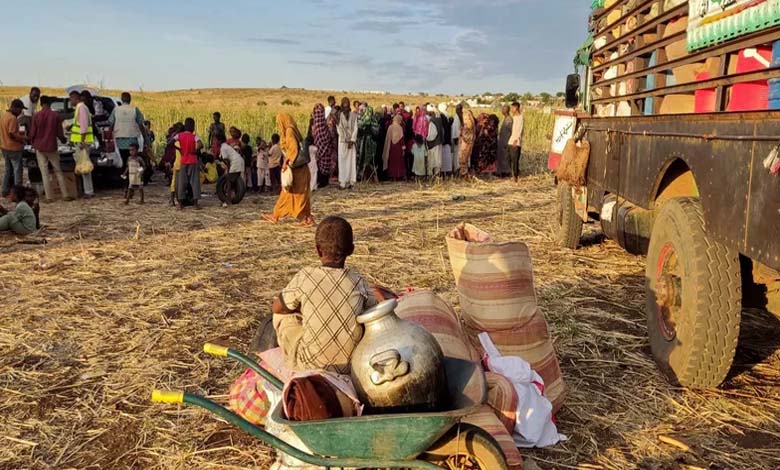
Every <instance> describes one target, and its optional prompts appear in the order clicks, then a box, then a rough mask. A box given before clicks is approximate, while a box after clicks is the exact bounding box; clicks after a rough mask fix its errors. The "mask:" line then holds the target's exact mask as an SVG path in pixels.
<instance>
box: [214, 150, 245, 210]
mask: <svg viewBox="0 0 780 470" xmlns="http://www.w3.org/2000/svg"><path fill="white" fill-rule="evenodd" d="M217 139H219V141H220V142H219V144H220V145H219V157H220V158H221V159H222V161H223V162H225V165H227V171H228V173H227V180H228V190H227V191H225V193H226V195H227V198H226V199H227V200H226V201H225V202H223V203H222V207H227V206H229V205H231V204H232V201H233V195H234V194H235V191H237V190H238V181H239V180H240V179H241V178H242V175H243V174H244V157H242V156H241V155H240V154H239V153H238V152H236V150H235V149H234V148H233V147H231V146H230V145H229V144H228V143H227V142H226V141H225V137H224V136H221V135H220V136H218V137H217Z"/></svg>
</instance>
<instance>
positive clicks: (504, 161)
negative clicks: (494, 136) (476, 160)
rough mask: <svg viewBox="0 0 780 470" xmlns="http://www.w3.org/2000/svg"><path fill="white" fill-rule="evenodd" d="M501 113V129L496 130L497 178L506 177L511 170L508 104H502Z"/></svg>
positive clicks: (510, 117) (510, 118)
mask: <svg viewBox="0 0 780 470" xmlns="http://www.w3.org/2000/svg"><path fill="white" fill-rule="evenodd" d="M501 114H502V115H503V116H504V120H503V121H502V122H501V129H500V130H499V131H498V154H497V156H496V175H497V176H498V177H499V178H506V177H508V176H509V174H510V171H511V170H510V168H509V138H510V137H511V135H512V115H511V114H509V106H503V107H502V108H501Z"/></svg>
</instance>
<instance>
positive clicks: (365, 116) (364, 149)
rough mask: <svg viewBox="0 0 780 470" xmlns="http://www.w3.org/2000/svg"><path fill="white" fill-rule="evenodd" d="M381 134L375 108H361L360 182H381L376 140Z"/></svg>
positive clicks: (359, 136) (358, 156)
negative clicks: (377, 162)
mask: <svg viewBox="0 0 780 470" xmlns="http://www.w3.org/2000/svg"><path fill="white" fill-rule="evenodd" d="M378 134H379V119H378V116H377V115H376V114H375V113H374V108H372V107H371V106H368V105H365V104H364V105H362V106H361V114H360V118H359V119H358V138H357V159H358V163H357V167H358V178H359V179H360V181H368V180H369V179H370V180H372V181H373V182H374V183H378V182H379V174H378V171H377V167H376V148H377V145H376V142H377V141H376V139H377V135H378Z"/></svg>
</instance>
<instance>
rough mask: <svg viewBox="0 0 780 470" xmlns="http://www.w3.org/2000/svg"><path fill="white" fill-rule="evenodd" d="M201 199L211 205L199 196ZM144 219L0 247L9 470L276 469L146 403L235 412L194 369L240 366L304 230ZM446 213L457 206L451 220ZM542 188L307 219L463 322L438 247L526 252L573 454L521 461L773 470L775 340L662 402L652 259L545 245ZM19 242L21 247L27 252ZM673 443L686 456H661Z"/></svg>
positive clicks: (55, 211) (295, 264) (758, 330)
mask: <svg viewBox="0 0 780 470" xmlns="http://www.w3.org/2000/svg"><path fill="white" fill-rule="evenodd" d="M207 190H208V188H207ZM149 192H150V197H149V198H148V200H149V202H148V203H147V205H146V206H143V207H141V206H137V205H130V206H123V205H122V204H121V202H120V195H119V194H118V193H115V192H114V193H103V194H101V195H100V196H99V197H98V198H96V199H94V200H91V201H79V202H73V203H62V202H57V203H53V204H50V205H45V206H44V207H43V209H42V211H43V221H44V222H45V223H46V224H47V228H46V229H45V230H44V231H43V233H42V234H41V235H40V236H38V237H35V238H33V240H41V239H46V240H47V242H48V243H47V244H46V245H32V244H25V243H20V242H21V240H17V239H15V238H13V237H8V236H4V237H2V238H0V296H2V298H3V304H4V305H3V310H2V322H0V348H2V351H3V354H2V356H1V357H0V414H1V415H2V416H3V420H2V421H0V440H2V441H3V442H2V445H0V468H3V469H22V468H25V469H98V468H112V469H123V468H139V469H140V468H143V469H161V470H162V469H166V470H168V469H192V468H199V469H239V468H260V469H262V468H266V467H267V464H268V462H269V455H270V454H269V450H268V449H266V448H264V447H263V446H261V445H259V444H258V443H257V442H255V441H253V440H252V439H250V438H248V437H247V436H245V435H244V434H242V433H241V432H240V431H237V430H235V429H234V428H232V427H231V426H229V425H227V424H226V423H224V422H221V421H220V420H217V419H215V418H214V417H213V416H210V415H208V414H207V413H205V412H204V411H202V410H200V409H192V408H179V407H176V406H160V405H152V404H150V403H149V393H150V391H151V389H152V388H180V389H185V390H188V391H193V392H198V393H202V394H206V395H208V396H210V397H212V398H214V399H215V400H217V401H220V402H223V403H224V402H226V393H227V390H228V386H229V385H230V383H231V381H232V380H233V379H235V378H236V377H237V376H238V375H239V374H240V373H241V368H240V367H238V366H236V365H235V364H233V363H231V362H224V361H221V360H216V359H214V358H211V357H209V356H206V355H204V354H203V353H201V352H200V350H201V346H202V344H203V343H204V342H206V341H215V342H219V343H224V344H230V345H233V346H235V347H237V348H239V349H243V348H246V347H247V346H248V344H249V340H250V337H251V335H252V333H253V329H254V327H255V326H256V325H257V324H258V322H259V320H260V319H261V318H262V317H263V316H264V315H267V314H268V313H269V306H270V302H271V299H272V296H273V295H275V294H276V293H277V292H279V290H280V289H281V288H282V287H283V286H284V285H285V282H286V281H287V280H288V279H289V278H290V277H291V276H292V275H293V274H294V273H295V272H296V270H298V269H299V268H301V267H302V266H306V265H309V264H311V263H315V262H316V258H315V255H314V250H313V246H312V240H313V231H311V230H302V229H299V228H295V227H294V226H293V225H292V224H289V225H287V224H284V225H279V226H271V225H267V224H265V223H263V222H261V221H260V220H259V214H260V212H261V211H262V210H268V209H270V207H271V206H272V204H273V202H274V199H273V198H271V197H268V196H251V197H250V198H248V199H247V200H245V201H244V202H243V203H242V204H241V205H239V206H234V207H232V208H230V209H222V208H221V207H219V206H218V204H217V203H216V202H215V199H214V198H213V197H210V198H207V199H206V209H205V210H204V211H202V212H200V213H197V212H195V211H184V212H176V211H173V210H171V209H170V208H168V207H166V206H165V204H164V202H165V195H166V192H165V188H163V187H162V186H161V185H155V186H153V187H151V188H150V190H149ZM453 195H463V196H465V200H464V201H460V202H455V201H453V200H452V196H453ZM554 195H555V192H554V190H553V187H552V179H551V178H550V177H549V176H545V175H540V176H531V177H528V178H526V179H525V180H523V182H522V183H521V184H520V185H514V184H511V183H509V182H504V181H487V182H474V183H468V184H466V183H459V182H458V183H442V184H438V185H434V186H421V185H401V184H383V185H377V186H360V187H359V188H358V189H357V190H356V191H355V192H350V193H344V192H339V191H336V190H333V189H327V190H325V191H322V192H318V193H316V194H315V197H314V207H315V211H316V215H317V216H318V217H320V218H321V217H323V216H325V215H326V214H340V215H343V216H346V217H348V218H349V219H350V220H351V221H352V222H353V224H354V228H355V232H356V239H357V253H356V254H355V256H354V257H353V258H351V260H350V262H351V264H352V265H353V266H355V267H357V268H359V269H360V271H362V272H363V273H365V274H366V275H367V276H368V277H369V278H370V279H372V280H374V281H376V282H379V283H381V284H384V285H387V286H392V287H393V288H396V289H403V288H405V287H408V286H414V287H417V288H427V289H434V290H435V291H436V292H438V293H439V294H441V295H442V296H443V297H444V298H446V299H447V300H449V301H450V302H452V303H453V304H454V305H456V306H457V303H458V301H457V295H456V292H455V289H454V285H453V279H452V274H451V272H450V268H449V261H448V257H447V252H446V248H445V243H444V235H445V232H446V231H447V230H448V229H449V228H451V227H452V226H454V225H455V224H457V223H458V222H460V221H464V220H465V221H471V222H473V223H475V224H477V225H479V226H480V227H483V228H484V229H487V230H488V231H490V232H492V233H493V234H494V236H495V237H496V238H497V239H499V240H522V241H524V242H526V243H528V244H529V246H530V248H531V250H532V253H533V255H534V260H535V272H536V279H537V290H538V293H539V297H540V303H541V306H542V308H543V309H544V312H545V314H546V315H547V318H548V320H549V322H550V324H551V329H552V331H553V334H554V336H555V345H556V348H557V351H558V354H559V357H560V360H561V364H562V368H563V372H564V376H565V379H566V381H567V383H568V386H569V387H570V395H569V397H568V401H567V405H566V407H565V409H564V410H563V411H562V413H561V414H560V416H559V427H560V430H561V431H562V432H564V433H565V434H567V435H569V436H570V438H571V440H570V441H569V442H566V443H563V444H560V445H558V446H556V447H554V448H551V449H547V450H532V451H527V452H526V455H527V456H529V457H530V458H532V459H534V461H535V462H536V463H537V464H538V465H539V467H540V468H543V469H588V470H595V469H604V470H607V469H609V470H613V469H621V470H623V469H626V470H628V469H636V468H639V469H645V470H678V469H687V470H695V469H746V470H747V469H767V470H770V469H776V468H780V449H779V447H780V445H778V443H780V422H779V419H780V418H779V417H780V386H778V368H779V367H780V357H778V353H777V348H778V341H779V340H780V327H779V326H778V323H777V321H776V320H774V319H772V318H771V317H768V316H767V315H766V314H763V313H761V312H755V311H751V312H745V320H746V321H745V325H744V328H743V331H742V343H741V346H740V348H739V351H738V357H737V361H736V365H735V367H734V370H733V371H732V373H731V375H730V377H729V379H728V381H727V382H726V384H725V385H724V386H723V388H722V389H721V390H718V391H709V392H694V391H686V390H681V389H676V388H673V387H670V386H669V385H668V384H667V383H666V382H665V381H664V380H663V378H662V377H661V376H660V375H659V373H658V372H657V370H656V368H655V366H654V364H653V361H652V359H651V357H650V354H649V347H648V343H647V339H646V337H645V326H644V313H643V312H644V310H643V303H644V296H643V259H642V258H637V257H632V256H630V255H627V254H626V253H624V252H623V251H621V250H620V249H619V248H618V247H617V246H616V245H615V244H613V243H612V242H608V241H607V242H603V241H602V240H600V239H599V237H598V236H597V235H596V234H594V233H591V234H589V235H588V236H587V239H586V241H587V242H586V246H585V247H584V248H582V249H581V250H579V251H577V252H571V251H567V250H562V249H560V248H558V247H556V245H555V244H554V241H553V235H552V233H553V228H552V224H551V218H552V213H553V210H554V209H553V207H554ZM28 242H29V240H28ZM660 435H665V436H671V437H674V438H676V439H679V440H683V441H685V442H687V443H689V444H691V445H692V446H693V450H692V451H690V452H684V451H682V450H680V449H677V448H675V447H673V446H670V445H667V444H663V443H661V442H660V441H659V440H658V436H660Z"/></svg>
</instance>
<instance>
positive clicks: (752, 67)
mask: <svg viewBox="0 0 780 470" xmlns="http://www.w3.org/2000/svg"><path fill="white" fill-rule="evenodd" d="M755 49H756V50H757V52H758V53H759V54H760V55H761V56H762V57H763V58H764V59H763V60H766V59H771V57H772V50H771V49H770V48H768V47H757V48H755ZM746 51H747V49H744V50H742V51H740V52H739V57H738V58H737V70H736V72H737V73H746V72H755V71H757V70H764V69H766V65H765V63H764V62H762V61H761V60H757V59H755V58H750V57H748V55H747V54H746ZM764 109H769V83H768V82H767V80H756V81H753V82H745V83H737V84H735V85H734V86H733V87H732V88H731V99H730V100H729V106H728V110H729V111H760V110H764Z"/></svg>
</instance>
